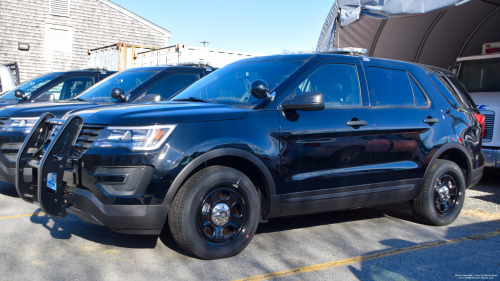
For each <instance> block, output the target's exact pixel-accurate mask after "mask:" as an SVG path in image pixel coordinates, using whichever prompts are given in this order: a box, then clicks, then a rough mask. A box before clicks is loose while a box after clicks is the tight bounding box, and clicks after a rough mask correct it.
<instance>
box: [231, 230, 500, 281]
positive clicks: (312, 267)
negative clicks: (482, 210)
mask: <svg viewBox="0 0 500 281" xmlns="http://www.w3.org/2000/svg"><path fill="white" fill-rule="evenodd" d="M497 235H500V230H496V231H493V232H488V233H483V234H478V235H471V236H466V237H461V238H455V239H450V240H443V241H437V242H430V243H425V244H420V245H415V246H411V247H407V248H401V249H394V250H390V251H385V252H379V253H374V254H370V255H366V256H358V257H354V258H350V259H345V260H339V261H332V262H326V263H320V264H316V265H310V266H305V267H299V268H295V269H290V270H283V271H278V272H273V273H267V274H262V275H256V276H252V277H248V278H242V279H237V280H235V281H247V280H267V279H272V278H280V277H286V276H290V275H295V274H300V273H306V272H312V271H319V270H324V269H329V268H333V267H337V266H342V265H347V264H352V263H357V262H363V261H369V260H374V259H380V258H385V257H389V256H393V255H398V254H404V253H408V252H414V251H419V250H424V249H428V248H432V247H437V246H442V245H447V244H454V243H460V242H465V241H469V240H477V239H483V238H486V237H492V236H497Z"/></svg>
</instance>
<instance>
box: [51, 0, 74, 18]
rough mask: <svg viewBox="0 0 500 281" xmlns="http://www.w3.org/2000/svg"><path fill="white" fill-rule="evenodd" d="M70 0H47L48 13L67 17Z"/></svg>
mask: <svg viewBox="0 0 500 281" xmlns="http://www.w3.org/2000/svg"><path fill="white" fill-rule="evenodd" d="M69 1H70V0H49V5H50V8H49V13H50V14H51V15H54V16H61V17H69Z"/></svg>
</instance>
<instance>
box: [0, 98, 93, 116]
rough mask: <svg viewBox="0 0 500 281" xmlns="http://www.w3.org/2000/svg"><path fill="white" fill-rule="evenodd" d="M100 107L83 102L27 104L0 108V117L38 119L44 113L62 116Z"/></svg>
mask: <svg viewBox="0 0 500 281" xmlns="http://www.w3.org/2000/svg"><path fill="white" fill-rule="evenodd" d="M98 106H102V105H100V104H97V103H92V102H83V101H61V102H28V103H22V104H16V105H10V106H7V107H1V104H0V117H39V116H41V115H42V114H44V113H45V112H50V113H52V114H54V116H62V115H63V114H65V113H67V112H68V111H72V110H75V109H84V108H91V107H98Z"/></svg>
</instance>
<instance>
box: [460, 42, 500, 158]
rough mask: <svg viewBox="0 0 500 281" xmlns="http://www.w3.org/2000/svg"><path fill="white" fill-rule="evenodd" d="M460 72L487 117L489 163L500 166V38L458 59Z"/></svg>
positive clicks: (485, 138)
mask: <svg viewBox="0 0 500 281" xmlns="http://www.w3.org/2000/svg"><path fill="white" fill-rule="evenodd" d="M457 66H458V68H456V70H457V75H458V78H459V79H460V81H461V82H462V85H463V86H464V87H465V88H466V89H467V91H468V92H469V94H470V96H471V97H472V99H473V100H474V102H475V103H476V105H477V108H478V109H479V110H480V111H481V114H484V115H485V117H486V126H485V134H484V136H483V154H484V156H485V163H484V165H485V166H486V167H500V128H499V129H497V128H498V125H499V124H500V42H497V43H486V44H483V52H482V55H476V56H469V57H462V58H458V59H457Z"/></svg>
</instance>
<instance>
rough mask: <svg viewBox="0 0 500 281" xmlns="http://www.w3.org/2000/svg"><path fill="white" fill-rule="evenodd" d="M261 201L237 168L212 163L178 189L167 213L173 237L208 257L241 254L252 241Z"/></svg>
mask: <svg viewBox="0 0 500 281" xmlns="http://www.w3.org/2000/svg"><path fill="white" fill-rule="evenodd" d="M259 216H260V201H259V197H258V194H257V190H256V188H255V186H254V185H253V184H252V181H251V180H250V179H249V178H248V177H247V176H245V175H244V174H243V173H241V172H240V171H238V170H235V169H232V168H228V167H224V166H211V167H207V168H205V169H203V170H201V171H199V172H197V173H196V174H194V175H193V176H192V177H191V178H189V179H188V181H187V182H186V183H185V184H184V185H183V186H182V187H181V188H180V189H179V191H178V193H177V195H176V196H175V198H174V200H173V202H172V205H171V206H170V210H169V213H168V225H169V227H170V231H171V233H172V236H173V237H174V240H175V241H176V242H177V244H178V245H179V246H180V247H181V248H182V249H184V250H185V251H186V252H188V253H190V254H192V255H194V256H196V257H199V258H202V259H207V260H212V259H222V258H228V257H232V256H235V255H237V254H239V253H240V252H241V251H242V250H243V249H245V247H246V246H247V245H248V243H250V241H251V240H252V238H253V236H254V234H255V231H256V230H257V226H258V224H259Z"/></svg>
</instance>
